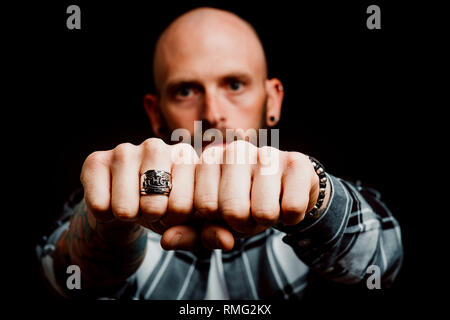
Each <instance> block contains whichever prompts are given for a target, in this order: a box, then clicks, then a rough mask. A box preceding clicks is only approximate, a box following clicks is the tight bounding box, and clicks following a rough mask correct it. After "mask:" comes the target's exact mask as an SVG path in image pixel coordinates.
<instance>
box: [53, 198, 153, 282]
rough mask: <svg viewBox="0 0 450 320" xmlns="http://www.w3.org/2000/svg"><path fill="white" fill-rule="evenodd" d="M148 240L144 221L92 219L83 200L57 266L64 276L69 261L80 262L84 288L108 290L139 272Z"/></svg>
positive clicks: (58, 248) (59, 249)
mask: <svg viewBox="0 0 450 320" xmlns="http://www.w3.org/2000/svg"><path fill="white" fill-rule="evenodd" d="M94 220H95V219H94ZM146 244H147V230H146V229H145V228H143V227H141V226H140V225H134V224H131V223H130V224H129V225H124V224H123V223H121V224H120V225H116V226H114V225H108V226H105V225H102V224H100V223H98V222H96V221H89V218H88V213H87V210H86V206H85V203H84V201H83V202H81V203H80V204H79V205H78V206H77V207H76V208H75V210H74V214H73V216H72V219H71V222H70V227H69V230H67V232H65V233H64V234H63V235H62V236H61V237H60V239H59V241H58V243H57V246H56V252H55V268H56V269H57V272H58V273H59V274H60V276H62V273H64V270H65V268H67V266H68V265H70V264H77V265H78V266H79V267H80V269H81V275H82V276H81V279H82V288H85V289H92V290H94V291H103V290H105V291H107V290H108V289H109V288H113V287H115V286H117V285H120V284H121V283H123V281H124V280H125V279H127V278H128V277H129V276H131V275H132V274H133V273H135V272H136V270H137V269H138V268H139V266H140V264H141V263H142V261H143V259H144V256H145V252H146Z"/></svg>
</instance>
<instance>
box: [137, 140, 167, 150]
mask: <svg viewBox="0 0 450 320" xmlns="http://www.w3.org/2000/svg"><path fill="white" fill-rule="evenodd" d="M141 146H142V148H143V149H144V151H145V152H148V153H160V152H162V151H164V150H165V148H166V147H167V145H166V143H165V142H164V141H163V140H162V139H159V138H148V139H147V140H145V141H144V142H142V144H141Z"/></svg>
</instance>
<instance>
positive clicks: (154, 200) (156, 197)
mask: <svg viewBox="0 0 450 320" xmlns="http://www.w3.org/2000/svg"><path fill="white" fill-rule="evenodd" d="M140 147H141V148H142V163H141V168H140V173H141V174H143V173H145V172H146V171H147V170H163V171H166V172H169V173H171V167H172V161H171V159H170V151H169V147H168V146H167V145H166V144H165V143H164V142H163V141H162V140H160V139H156V138H150V139H147V140H145V141H144V142H143V143H142V144H141V145H140ZM167 205H168V197H167V195H162V194H149V195H142V196H141V197H140V205H139V206H140V211H141V214H142V219H144V220H145V222H146V223H151V222H154V221H157V220H159V219H161V218H162V216H164V215H165V214H166V212H167Z"/></svg>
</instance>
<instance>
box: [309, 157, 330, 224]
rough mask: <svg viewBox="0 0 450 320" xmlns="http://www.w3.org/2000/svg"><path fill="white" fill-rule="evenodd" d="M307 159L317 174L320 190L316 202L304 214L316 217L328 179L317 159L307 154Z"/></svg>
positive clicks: (323, 197)
mask: <svg viewBox="0 0 450 320" xmlns="http://www.w3.org/2000/svg"><path fill="white" fill-rule="evenodd" d="M309 160H311V163H312V165H313V167H314V171H315V172H316V174H317V175H318V176H319V188H320V191H319V197H318V198H317V202H316V204H315V205H314V207H313V208H312V209H311V211H310V212H308V213H307V214H306V217H311V218H318V217H317V213H318V211H319V209H320V207H321V206H322V204H323V201H324V199H325V190H326V188H327V180H328V179H327V175H326V174H325V168H324V167H323V165H322V164H321V163H320V162H319V161H318V160H317V159H315V158H313V157H311V156H309Z"/></svg>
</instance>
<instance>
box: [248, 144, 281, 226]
mask: <svg viewBox="0 0 450 320" xmlns="http://www.w3.org/2000/svg"><path fill="white" fill-rule="evenodd" d="M279 155H280V152H279V151H278V150H276V149H275V148H270V147H263V148H259V149H258V166H257V168H256V170H255V171H254V175H253V183H252V191H251V211H252V217H253V219H254V220H255V221H256V222H257V223H258V224H260V225H263V226H268V227H269V226H273V225H275V224H276V223H277V221H278V218H279V216H280V192H281V170H280V169H279V166H277V167H278V168H276V170H274V171H273V172H271V173H270V174H265V171H264V169H265V168H267V167H269V166H273V167H275V166H274V164H278V163H279V159H278V158H279Z"/></svg>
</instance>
